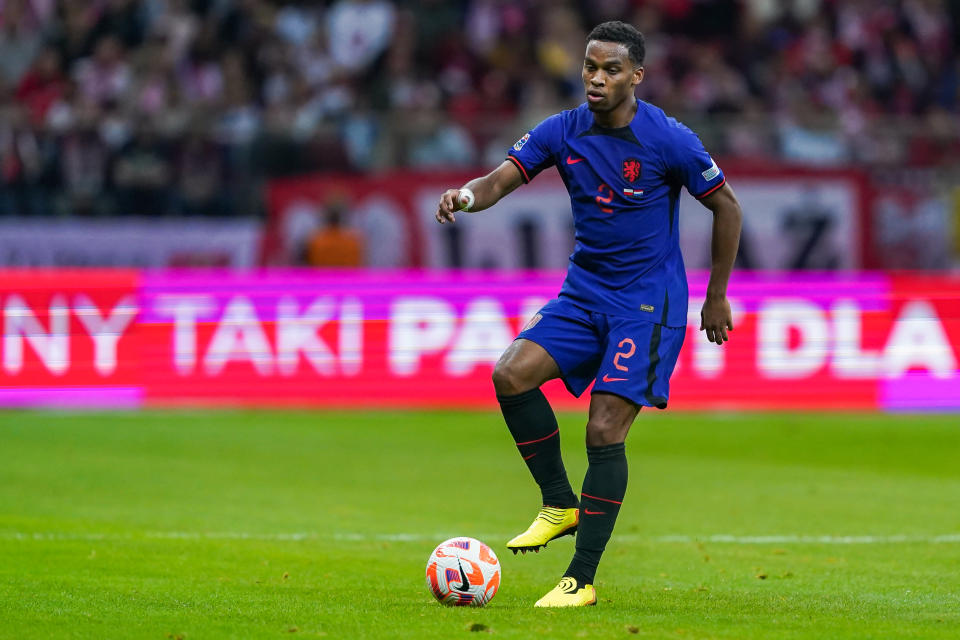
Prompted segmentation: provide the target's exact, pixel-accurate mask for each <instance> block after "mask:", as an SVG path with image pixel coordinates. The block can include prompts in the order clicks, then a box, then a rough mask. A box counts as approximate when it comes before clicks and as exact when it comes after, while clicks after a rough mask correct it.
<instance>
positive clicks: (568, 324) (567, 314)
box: [517, 298, 686, 409]
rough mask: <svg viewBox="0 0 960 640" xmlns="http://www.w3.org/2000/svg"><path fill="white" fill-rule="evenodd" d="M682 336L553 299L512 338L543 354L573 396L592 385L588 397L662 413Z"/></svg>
mask: <svg viewBox="0 0 960 640" xmlns="http://www.w3.org/2000/svg"><path fill="white" fill-rule="evenodd" d="M685 335H686V327H667V326H664V325H660V324H654V323H652V322H648V321H645V320H641V319H638V318H628V317H623V316H614V315H609V314H606V313H600V312H598V311H589V310H587V309H584V308H583V307H580V306H578V305H576V304H574V303H572V302H570V301H569V300H566V299H564V298H558V299H556V300H551V301H550V302H548V303H547V304H546V305H545V306H544V307H543V308H542V309H540V311H539V312H538V313H537V314H536V315H535V316H534V317H533V318H532V319H531V320H530V322H528V323H527V326H526V327H525V328H524V329H523V331H521V332H520V335H518V336H517V338H518V339H519V338H524V339H526V340H530V341H531V342H536V343H537V344H538V345H540V346H541V347H543V348H544V349H546V351H547V353H549V354H550V356H551V357H552V358H553V359H554V361H556V363H557V366H558V367H560V373H561V377H562V379H563V382H564V384H565V385H566V386H567V389H568V390H569V391H570V393H572V394H573V395H574V396H576V397H580V395H581V394H583V392H584V391H586V389H587V387H589V386H590V383H591V382H593V381H594V380H596V384H595V385H594V387H593V392H594V393H596V392H597V391H602V392H606V393H612V394H615V395H618V396H621V397H623V398H626V399H627V400H629V401H631V402H633V403H634V404H638V405H643V406H647V407H657V408H658V409H664V408H666V406H667V399H668V398H669V397H670V376H671V375H672V374H673V368H674V367H675V366H676V364H677V357H678V356H679V355H680V347H681V346H683V338H684V336H685Z"/></svg>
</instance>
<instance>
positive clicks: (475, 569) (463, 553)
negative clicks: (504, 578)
mask: <svg viewBox="0 0 960 640" xmlns="http://www.w3.org/2000/svg"><path fill="white" fill-rule="evenodd" d="M499 586H500V561H499V560H497V554H495V553H494V552H493V549H491V548H490V547H488V546H487V545H485V544H483V543H482V542H480V541H479V540H474V539H473V538H450V539H449V540H446V541H444V542H441V543H440V544H439V545H437V548H436V549H434V550H433V553H432V554H430V559H429V560H427V588H428V589H430V592H431V593H433V595H434V596H435V597H436V598H437V600H439V601H440V602H442V603H443V604H446V605H450V606H452V607H465V606H468V605H469V606H471V607H482V606H483V605H485V604H487V603H488V602H490V600H492V599H493V596H495V595H496V593H497V588H498V587H499Z"/></svg>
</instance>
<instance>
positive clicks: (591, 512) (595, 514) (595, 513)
mask: <svg viewBox="0 0 960 640" xmlns="http://www.w3.org/2000/svg"><path fill="white" fill-rule="evenodd" d="M583 512H584V513H585V514H587V515H588V516H602V515H603V514H605V513H606V511H590V509H584V510H583ZM461 571H463V569H461Z"/></svg>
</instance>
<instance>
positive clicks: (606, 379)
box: [601, 373, 626, 382]
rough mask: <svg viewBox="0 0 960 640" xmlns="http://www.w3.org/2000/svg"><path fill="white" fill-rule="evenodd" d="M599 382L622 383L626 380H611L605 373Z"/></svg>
mask: <svg viewBox="0 0 960 640" xmlns="http://www.w3.org/2000/svg"><path fill="white" fill-rule="evenodd" d="M601 380H603V381H604V382H623V381H624V380H626V378H611V377H610V374H608V373H605V374H603V378H601Z"/></svg>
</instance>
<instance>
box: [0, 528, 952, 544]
mask: <svg viewBox="0 0 960 640" xmlns="http://www.w3.org/2000/svg"><path fill="white" fill-rule="evenodd" d="M457 535H458V534H456V533H452V532H440V533H433V534H422V533H381V534H373V535H370V534H365V533H349V532H340V533H318V532H309V531H301V532H289V533H256V532H248V531H121V532H111V533H106V532H63V531H0V540H37V541H81V542H116V541H124V540H257V541H264V542H303V541H309V540H335V541H340V542H434V541H437V542H439V541H442V540H446V539H447V538H454V537H457ZM459 535H463V534H462V532H461V534H459ZM472 537H475V538H480V539H483V540H496V539H498V538H507V537H509V536H508V534H504V533H482V534H476V533H474V534H472ZM614 540H621V541H623V542H645V543H652V544H692V543H705V542H707V543H712V544H734V545H768V544H815V545H816V544H822V545H868V544H958V543H960V533H947V534H941V535H907V534H902V535H848V536H833V535H766V536H734V535H727V534H712V535H703V536H693V535H664V536H642V535H635V534H623V535H619V536H618V535H616V534H614Z"/></svg>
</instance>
